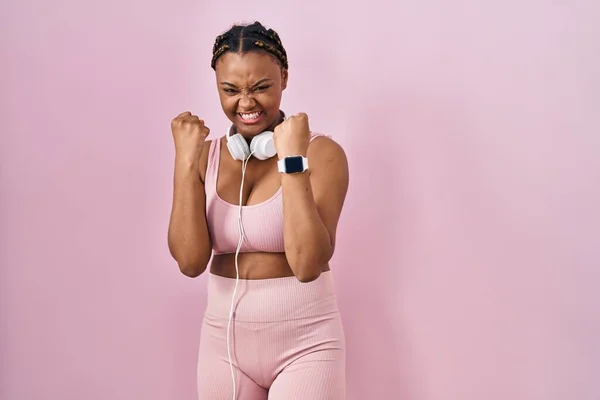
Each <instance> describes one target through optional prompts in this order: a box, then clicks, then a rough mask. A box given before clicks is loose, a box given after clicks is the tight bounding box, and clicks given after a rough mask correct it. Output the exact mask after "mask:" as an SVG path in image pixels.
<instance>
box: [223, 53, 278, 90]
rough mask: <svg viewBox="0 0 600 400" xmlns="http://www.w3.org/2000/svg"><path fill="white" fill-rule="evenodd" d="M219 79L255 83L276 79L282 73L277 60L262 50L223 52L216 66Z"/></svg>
mask: <svg viewBox="0 0 600 400" xmlns="http://www.w3.org/2000/svg"><path fill="white" fill-rule="evenodd" d="M215 69H216V73H217V79H219V80H220V81H221V80H225V81H228V82H231V83H241V84H243V83H250V84H251V83H253V81H257V80H259V79H264V78H270V79H275V78H276V77H278V76H280V75H281V70H280V68H279V64H278V63H277V61H275V60H274V59H273V57H271V56H270V55H269V54H267V53H265V52H262V51H260V52H259V51H249V52H247V53H243V54H238V53H233V52H228V53H225V54H223V56H221V58H220V59H219V61H218V62H217V65H216V66H215Z"/></svg>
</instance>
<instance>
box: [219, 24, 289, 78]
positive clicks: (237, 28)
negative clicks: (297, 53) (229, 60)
mask: <svg viewBox="0 0 600 400" xmlns="http://www.w3.org/2000/svg"><path fill="white" fill-rule="evenodd" d="M252 50H254V51H261V50H262V51H265V52H267V53H268V54H270V55H271V56H272V57H274V58H275V60H277V62H278V63H279V65H280V66H281V68H282V69H284V70H287V69H288V60H287V53H286V52H285V49H284V48H283V45H282V44H281V39H280V38H279V35H278V34H277V32H275V31H274V30H273V29H267V28H265V27H264V26H263V25H262V24H261V23H260V22H254V23H253V24H251V25H234V26H232V27H231V29H229V30H228V31H227V32H225V33H223V34H222V35H219V36H217V38H216V40H215V44H214V46H213V56H212V61H211V65H210V66H211V67H212V69H215V65H216V64H217V60H218V59H219V57H221V56H222V55H223V54H225V53H227V52H234V53H245V52H248V51H252Z"/></svg>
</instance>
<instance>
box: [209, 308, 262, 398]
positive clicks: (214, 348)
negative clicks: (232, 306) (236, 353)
mask: <svg viewBox="0 0 600 400" xmlns="http://www.w3.org/2000/svg"><path fill="white" fill-rule="evenodd" d="M221 325H222V323H221V321H215V320H210V319H209V318H205V320H204V323H203V325H202V333H201V336H200V348H199V352H198V378H197V383H198V399H199V400H234V398H233V395H234V393H233V379H232V377H231V367H230V365H229V359H228V357H227V349H226V345H225V333H224V332H223V327H222V326H221ZM233 372H234V376H235V400H266V399H267V391H266V389H264V388H263V387H261V386H259V385H258V384H257V383H256V382H254V381H253V380H252V379H251V378H250V377H248V375H246V374H245V373H244V372H243V371H241V370H240V369H239V368H238V365H237V363H236V361H235V359H234V361H233Z"/></svg>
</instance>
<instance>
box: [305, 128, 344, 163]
mask: <svg viewBox="0 0 600 400" xmlns="http://www.w3.org/2000/svg"><path fill="white" fill-rule="evenodd" d="M308 157H309V158H311V161H312V159H314V161H317V162H319V163H321V162H323V163H332V162H335V163H342V164H344V165H345V164H347V163H348V159H347V157H346V152H345V151H344V148H343V147H342V146H341V145H340V144H339V143H338V142H337V141H335V140H334V139H333V138H332V136H331V135H328V134H324V133H316V132H313V134H312V137H311V142H310V145H309V146H308Z"/></svg>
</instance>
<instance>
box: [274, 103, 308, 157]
mask: <svg viewBox="0 0 600 400" xmlns="http://www.w3.org/2000/svg"><path fill="white" fill-rule="evenodd" d="M273 140H274V142H275V149H276V150H277V156H278V157H279V158H280V159H281V158H284V157H288V156H305V157H306V153H308V144H309V142H310V128H309V126H308V115H306V114H304V113H298V114H296V115H293V116H291V117H289V118H288V119H286V120H285V121H283V122H282V123H281V124H279V125H277V126H276V127H275V132H274V136H273Z"/></svg>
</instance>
